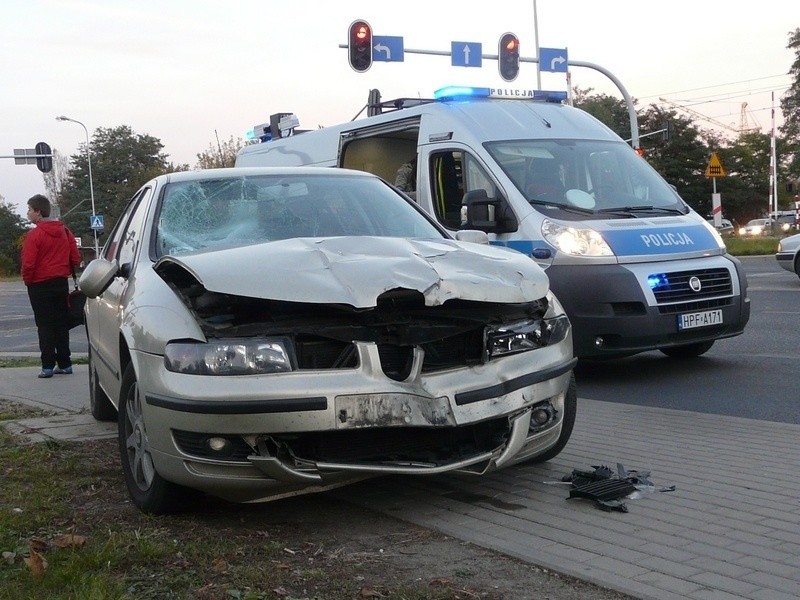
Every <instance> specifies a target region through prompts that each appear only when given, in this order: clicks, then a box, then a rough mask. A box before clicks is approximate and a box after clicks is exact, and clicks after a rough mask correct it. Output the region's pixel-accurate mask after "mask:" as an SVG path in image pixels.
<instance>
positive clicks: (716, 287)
mask: <svg viewBox="0 0 800 600" xmlns="http://www.w3.org/2000/svg"><path fill="white" fill-rule="evenodd" d="M693 277H696V278H697V279H698V280H699V281H700V290H699V291H694V290H693V289H692V287H691V285H690V283H689V282H690V280H691V279H692V278H693ZM650 280H651V281H655V282H656V283H655V287H653V293H654V294H655V297H656V302H657V303H658V304H673V303H676V302H697V301H700V300H703V299H709V298H719V297H720V296H730V295H731V293H732V291H733V285H732V283H731V275H730V272H729V271H728V270H727V269H724V268H716V269H699V270H696V271H678V272H676V273H661V274H653V275H650Z"/></svg>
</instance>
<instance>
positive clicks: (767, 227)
mask: <svg viewBox="0 0 800 600" xmlns="http://www.w3.org/2000/svg"><path fill="white" fill-rule="evenodd" d="M771 225H772V221H770V219H752V220H750V221H748V222H747V224H746V225H745V226H744V227H740V228H739V235H741V236H746V237H758V236H762V235H769V234H770V233H772V230H771Z"/></svg>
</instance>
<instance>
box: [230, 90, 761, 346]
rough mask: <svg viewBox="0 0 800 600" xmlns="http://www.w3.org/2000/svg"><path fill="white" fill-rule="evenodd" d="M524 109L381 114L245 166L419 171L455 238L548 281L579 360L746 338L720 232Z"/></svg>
mask: <svg viewBox="0 0 800 600" xmlns="http://www.w3.org/2000/svg"><path fill="white" fill-rule="evenodd" d="M525 96H526V95H525V94H523V98H520V99H505V98H495V97H475V96H461V95H450V96H445V97H444V98H443V99H440V100H430V101H428V100H417V99H400V100H396V101H392V102H385V103H383V104H382V105H381V106H382V107H384V108H385V107H387V106H391V107H392V108H393V110H391V111H390V112H382V113H381V114H376V115H374V116H370V117H367V118H363V119H359V120H355V121H352V122H348V123H344V124H341V125H336V126H332V127H326V128H323V129H318V130H314V131H309V132H304V133H298V134H294V135H288V136H286V137H279V138H278V139H272V140H270V141H267V142H264V143H260V144H254V145H249V146H245V147H244V148H242V150H241V151H240V153H239V155H238V157H237V160H236V166H237V167H238V166H244V167H248V166H279V165H280V166H290V165H298V166H299V165H322V166H331V167H347V168H351V169H359V170H363V171H369V172H371V173H374V174H377V175H379V176H381V177H382V178H384V179H386V180H388V181H389V182H394V181H395V175H396V173H397V172H398V169H401V167H403V165H406V163H408V161H411V160H412V159H414V157H417V158H416V169H415V181H416V185H415V189H414V190H413V191H408V192H407V193H409V195H410V196H412V197H413V198H415V199H416V201H417V202H418V203H419V204H420V206H422V207H423V208H424V209H426V210H427V211H429V212H430V213H431V214H432V215H434V216H435V218H436V219H437V220H438V221H439V222H440V223H441V224H442V225H444V226H445V227H447V228H448V229H450V230H451V231H452V232H455V231H457V230H459V229H480V230H483V231H486V232H487V233H488V235H489V239H490V242H491V243H492V244H497V245H504V246H508V247H511V248H514V249H516V250H518V251H520V252H523V253H525V254H528V255H529V256H531V258H532V259H533V260H535V261H536V262H537V263H538V264H540V265H541V266H542V267H543V268H545V269H546V272H547V274H548V276H549V278H550V285H551V288H552V290H553V291H554V292H555V294H556V296H557V297H558V299H559V300H560V301H561V303H562V304H563V305H564V307H565V309H566V311H567V314H568V315H569V318H570V321H571V322H572V325H573V341H574V348H575V355H576V356H578V357H582V358H604V357H620V356H627V355H632V354H636V353H639V352H644V351H648V350H655V349H658V350H661V351H662V352H664V353H665V354H667V355H669V356H675V357H691V356H697V355H700V354H702V353H704V352H706V351H707V350H708V349H709V348H710V347H711V345H712V344H713V343H714V341H715V340H717V339H721V338H726V337H731V336H735V335H739V334H740V333H742V331H743V329H744V327H745V325H746V324H747V321H748V320H749V317H750V304H749V299H748V298H747V282H746V278H745V275H744V272H743V270H742V268H741V265H740V263H739V261H738V260H736V259H735V258H734V257H732V256H730V255H729V254H727V252H726V249H725V244H724V243H723V241H722V238H721V237H720V236H719V234H718V233H717V232H716V230H715V229H714V227H713V226H711V225H710V224H708V223H707V222H706V220H705V219H703V218H702V217H701V216H700V215H698V214H697V213H695V212H694V211H693V210H692V209H691V208H690V207H689V206H688V205H687V204H686V203H685V202H684V201H683V200H682V199H681V198H680V196H679V195H678V193H677V192H676V191H675V189H674V188H673V187H672V186H670V185H669V184H667V182H665V181H664V179H663V178H661V176H659V175H658V173H657V172H656V171H655V170H654V169H653V168H652V167H650V165H649V164H648V163H647V161H646V160H644V159H643V158H641V157H639V156H638V155H637V154H636V153H635V152H634V151H633V150H632V149H631V148H630V146H629V145H627V144H626V143H625V142H624V141H623V140H622V139H621V138H619V136H617V135H616V134H615V133H614V132H613V131H611V130H610V129H609V128H608V127H606V126H605V125H603V124H602V123H601V122H600V121H598V120H597V119H595V118H594V117H592V116H591V115H589V114H588V113H586V112H584V111H581V110H579V109H576V108H572V107H570V106H567V105H565V104H562V103H560V102H544V101H538V100H534V99H532V98H529V97H525ZM405 168H406V171H408V166H407V165H406V167H405Z"/></svg>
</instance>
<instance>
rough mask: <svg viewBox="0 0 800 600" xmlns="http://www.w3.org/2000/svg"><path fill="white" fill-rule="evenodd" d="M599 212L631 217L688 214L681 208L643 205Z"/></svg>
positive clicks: (604, 209) (605, 209)
mask: <svg viewBox="0 0 800 600" xmlns="http://www.w3.org/2000/svg"><path fill="white" fill-rule="evenodd" d="M597 212H599V213H611V214H624V215H631V216H633V215H634V213H639V212H660V213H666V214H670V215H685V214H686V213H685V212H683V211H681V209H679V208H667V207H664V206H651V205H641V206H617V207H616V208H601V209H600V210H598V211H597Z"/></svg>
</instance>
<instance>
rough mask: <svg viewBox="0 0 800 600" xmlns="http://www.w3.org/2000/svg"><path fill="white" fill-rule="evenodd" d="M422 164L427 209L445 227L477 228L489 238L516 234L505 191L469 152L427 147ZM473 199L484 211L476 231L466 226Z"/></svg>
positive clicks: (458, 146) (453, 146) (450, 147)
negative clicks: (469, 205)
mask: <svg viewBox="0 0 800 600" xmlns="http://www.w3.org/2000/svg"><path fill="white" fill-rule="evenodd" d="M419 160H420V163H419V164H420V165H422V164H424V165H425V169H424V175H422V179H421V181H420V185H424V186H425V196H427V197H428V198H429V199H430V201H429V206H424V208H426V209H428V210H429V211H430V212H431V214H433V216H434V217H435V218H436V220H437V221H439V223H441V224H442V225H443V226H444V227H446V228H447V229H449V230H458V229H464V228H467V227H469V228H473V227H474V228H478V229H482V230H484V231H486V232H487V233H489V234H490V238H495V237H497V236H498V235H500V236H501V237H506V236H507V234H510V233H513V232H514V231H516V230H517V227H518V223H519V219H518V217H517V215H516V214H515V213H514V211H513V210H512V208H511V206H510V205H509V203H508V200H507V197H506V195H505V193H504V191H503V189H502V187H501V186H500V185H499V184H498V182H497V180H496V178H494V177H493V176H492V174H491V173H490V171H489V170H488V169H487V168H486V167H485V165H484V164H483V163H482V162H481V161H480V159H479V158H478V157H477V156H476V155H475V154H474V153H473V152H472V151H471V150H470V149H468V148H466V147H463V146H460V145H448V146H426V147H425V149H424V151H422V152H421V153H420V158H419ZM418 170H419V167H418ZM417 196H418V198H419V197H420V193H419V192H418V194H417ZM470 199H478V201H479V204H480V206H481V207H482V208H483V207H485V210H484V211H483V212H484V213H485V218H482V219H481V225H480V226H477V227H476V224H475V223H469V224H468V223H467V216H468V215H467V205H466V204H465V201H469V200H470ZM489 222H492V223H494V224H493V225H489V224H488V223H489Z"/></svg>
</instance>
